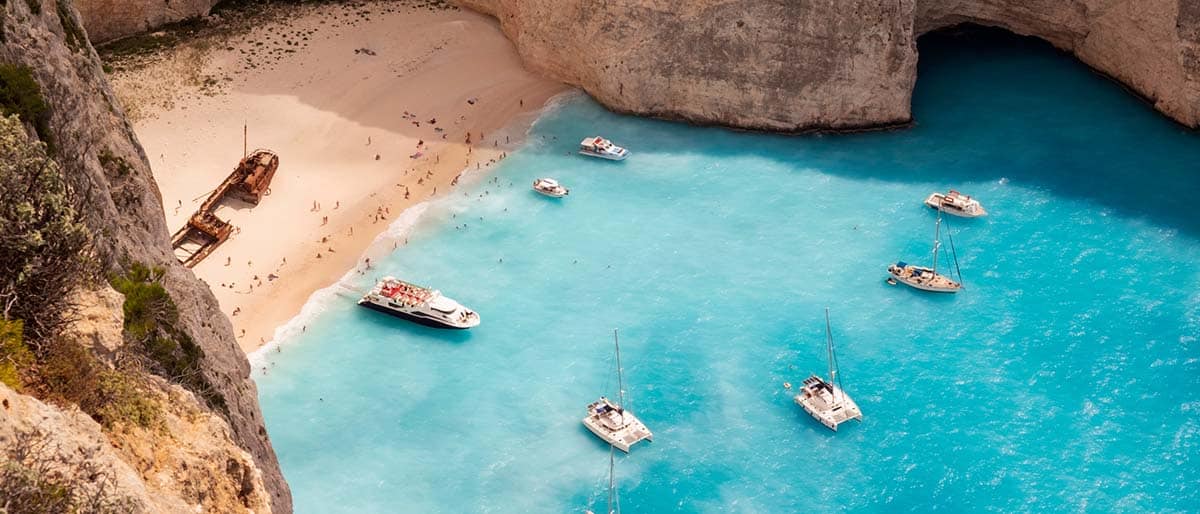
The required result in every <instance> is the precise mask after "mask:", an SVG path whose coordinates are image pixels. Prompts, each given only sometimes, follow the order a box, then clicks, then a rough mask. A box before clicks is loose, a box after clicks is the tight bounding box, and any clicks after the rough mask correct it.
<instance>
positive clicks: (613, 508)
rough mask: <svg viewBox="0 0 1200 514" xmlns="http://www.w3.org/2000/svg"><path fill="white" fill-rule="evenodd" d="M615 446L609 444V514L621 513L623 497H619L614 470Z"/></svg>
mask: <svg viewBox="0 0 1200 514" xmlns="http://www.w3.org/2000/svg"><path fill="white" fill-rule="evenodd" d="M613 448H614V446H613V445H611V444H610V445H608V514H621V499H620V498H618V497H617V481H616V473H615V472H614V468H615V467H616V456H615V453H616V451H615V450H613Z"/></svg>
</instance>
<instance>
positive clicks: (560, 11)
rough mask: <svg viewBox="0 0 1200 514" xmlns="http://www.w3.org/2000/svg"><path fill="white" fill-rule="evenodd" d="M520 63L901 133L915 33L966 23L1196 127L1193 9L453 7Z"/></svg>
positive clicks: (742, 107) (877, 2) (571, 1)
mask: <svg viewBox="0 0 1200 514" xmlns="http://www.w3.org/2000/svg"><path fill="white" fill-rule="evenodd" d="M460 3H462V4H464V5H465V6H467V7H470V8H473V9H476V10H479V11H481V12H484V13H487V14H490V15H492V16H495V17H496V18H497V19H498V20H499V21H500V25H501V27H502V28H503V30H504V32H505V33H506V34H507V35H508V36H509V38H510V39H511V40H512V41H513V42H514V44H515V45H516V47H517V50H518V51H519V52H520V54H521V56H522V58H523V60H524V61H525V63H526V65H527V66H529V67H530V68H532V69H534V70H535V71H538V72H541V73H544V74H546V75H549V76H551V77H554V78H557V79H559V80H563V81H565V82H568V83H571V84H575V85H578V86H580V87H582V88H583V89H584V90H586V91H587V92H588V93H589V94H591V95H592V96H593V97H595V98H596V99H597V100H598V101H600V102H601V103H603V104H605V105H607V106H609V107H610V108H612V109H614V110H617V111H622V112H630V113H635V114H643V115H650V116H660V117H665V118H674V119H683V120H688V121H693V122H700V123H716V124H722V125H730V126H736V127H743V128H750V129H765V130H777V131H803V130H807V129H835V130H836V129H854V128H862V127H879V126H889V125H895V124H900V123H905V122H907V121H908V120H909V119H910V116H911V111H910V99H911V95H912V89H913V85H914V83H915V74H916V62H917V47H916V39H917V37H919V36H920V35H921V34H924V33H926V32H928V31H930V30H934V29H938V28H942V27H946V26H950V25H954V24H958V23H964V22H974V23H978V24H982V25H991V26H998V27H1003V28H1006V29H1009V30H1012V31H1013V32H1017V33H1019V34H1025V35H1032V36H1037V37H1040V38H1043V39H1045V40H1047V41H1049V42H1051V43H1053V44H1054V45H1056V46H1058V47H1059V48H1062V49H1064V50H1067V51H1069V52H1072V53H1074V54H1075V55H1076V56H1077V57H1078V58H1079V59H1080V60H1082V61H1083V62H1085V63H1087V64H1089V65H1091V66H1093V67H1094V68H1096V69H1097V70H1100V71H1102V72H1104V73H1106V74H1108V75H1111V76H1112V77H1114V78H1116V79H1118V80H1120V81H1121V82H1122V83H1124V84H1126V85H1127V86H1129V87H1130V88H1131V89H1133V90H1134V91H1136V92H1137V93H1139V94H1140V95H1142V96H1144V97H1146V98H1147V99H1149V100H1150V101H1151V102H1152V103H1153V104H1154V105H1155V107H1156V108H1158V109H1159V110H1160V111H1162V112H1163V113H1164V114H1166V115H1168V116H1170V117H1172V118H1174V119H1176V120H1178V121H1179V122H1181V123H1183V124H1185V125H1188V126H1191V127H1197V126H1200V2H1197V1H1195V0H1021V1H1017V0H815V1H806V2H791V1H785V0H775V1H761V2H747V1H737V0H697V1H694V2H688V3H687V7H686V8H684V9H681V8H680V4H678V2H666V1H662V0H613V1H610V2H606V3H604V4H596V3H595V2H584V1H582V0H461V2H460Z"/></svg>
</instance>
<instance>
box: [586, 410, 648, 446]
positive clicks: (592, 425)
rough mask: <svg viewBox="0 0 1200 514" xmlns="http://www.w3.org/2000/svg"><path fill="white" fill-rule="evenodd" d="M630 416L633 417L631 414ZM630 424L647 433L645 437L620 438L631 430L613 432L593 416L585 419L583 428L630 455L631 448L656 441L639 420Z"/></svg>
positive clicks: (627, 428) (635, 419)
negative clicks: (623, 433) (645, 442)
mask: <svg viewBox="0 0 1200 514" xmlns="http://www.w3.org/2000/svg"><path fill="white" fill-rule="evenodd" d="M630 416H632V415H631V414H630ZM630 424H631V425H637V426H640V427H641V429H642V430H644V431H645V435H644V436H639V435H636V434H635V435H634V436H633V437H620V433H621V432H623V431H626V430H630V428H629V427H626V428H624V429H622V430H621V431H618V432H612V431H610V430H608V429H606V428H604V427H603V426H601V425H600V421H599V420H597V419H595V418H593V417H591V416H588V417H586V418H583V426H585V427H587V429H588V431H590V432H591V433H593V434H595V435H596V437H599V438H600V439H601V440H603V441H604V442H606V443H608V444H611V445H613V447H614V448H616V449H618V450H621V451H623V452H625V453H629V448H630V447H632V446H633V445H634V444H637V443H638V442H641V441H643V440H644V441H651V442H653V441H654V435H653V434H650V432H649V430H648V429H646V428H645V425H642V422H641V421H639V420H637V418H634V420H633V421H632V422H630Z"/></svg>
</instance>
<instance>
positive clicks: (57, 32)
mask: <svg viewBox="0 0 1200 514" xmlns="http://www.w3.org/2000/svg"><path fill="white" fill-rule="evenodd" d="M0 63H5V64H18V65H23V66H27V67H28V68H29V69H30V70H31V71H32V76H33V78H34V80H35V81H36V82H37V84H38V85H39V86H40V88H41V93H42V96H43V97H44V98H45V101H46V104H47V105H48V107H49V109H48V116H47V119H46V121H45V123H43V124H42V125H43V126H41V127H40V128H39V129H38V130H39V133H38V134H37V136H39V137H41V138H42V139H46V140H51V141H53V143H54V148H55V149H54V151H53V153H54V155H55V157H56V160H57V161H58V162H59V163H60V165H61V167H62V169H63V170H64V174H65V175H66V176H67V178H68V180H69V181H70V182H72V184H73V185H74V191H75V193H76V195H77V196H78V198H76V199H75V202H74V203H75V204H76V205H77V206H78V209H79V210H80V211H81V212H82V213H84V215H85V217H84V220H83V221H84V222H85V224H86V225H87V226H88V228H89V230H90V232H91V233H92V234H93V235H94V242H95V245H96V250H97V252H98V253H99V258H100V260H101V261H102V264H103V265H104V266H105V267H106V268H108V269H112V270H117V269H119V268H120V267H121V266H122V265H123V264H122V263H129V262H138V263H146V264H149V265H154V266H160V267H162V268H163V270H164V276H163V277H162V282H163V285H164V286H165V288H166V291H167V293H168V294H169V296H170V299H171V300H172V301H173V303H174V304H175V305H176V306H177V310H178V328H179V329H180V330H181V331H182V332H185V333H186V334H188V335H189V336H190V338H191V339H192V340H194V341H195V343H196V345H198V346H199V347H200V348H201V349H202V350H203V358H202V359H201V360H200V362H199V371H200V373H199V375H201V378H202V379H203V382H204V383H205V384H206V385H208V386H210V388H211V389H210V390H209V391H207V392H206V394H207V397H208V398H209V399H207V400H206V401H204V402H198V401H197V400H196V397H195V396H192V395H190V394H175V393H171V392H170V391H169V390H168V389H169V388H168V389H164V388H157V389H159V390H161V391H163V392H162V393H161V394H166V395H169V397H170V398H171V402H178V403H180V404H181V405H182V406H183V407H181V408H185V410H189V409H190V410H189V412H191V411H194V412H200V413H208V412H211V413H212V414H215V415H214V416H211V417H210V418H205V420H204V421H202V422H197V423H200V425H195V426H196V427H201V426H202V428H195V430H197V431H201V432H204V433H205V434H208V436H211V437H209V439H210V440H212V441H216V440H220V439H222V438H225V439H226V440H228V441H231V442H232V443H233V445H231V446H230V447H231V448H235V449H236V448H240V449H241V450H244V452H245V453H246V454H248V455H249V456H250V457H251V460H249V461H246V464H247V466H249V467H247V466H243V465H242V464H237V465H233V466H230V467H229V469H228V473H225V474H224V475H223V478H224V479H226V480H235V481H243V479H245V477H257V478H253V479H249V480H248V481H247V482H245V483H246V484H248V485H247V487H250V488H251V489H253V484H255V483H258V484H261V485H259V487H260V488H265V492H266V494H263V495H262V498H264V499H267V498H269V500H268V501H269V502H270V508H271V509H272V510H274V511H276V512H290V511H291V494H290V492H289V490H288V488H287V484H286V483H285V482H284V480H283V477H282V474H281V472H280V470H279V464H278V462H277V460H276V458H275V454H274V451H273V450H272V448H271V445H270V441H269V439H268V437H267V434H266V429H265V427H264V424H263V420H262V414H261V413H260V411H259V407H258V398H257V391H256V388H255V385H254V382H253V381H251V380H250V378H249V373H250V367H249V363H248V362H247V361H246V358H245V355H244V354H243V353H242V352H241V350H240V349H239V348H238V345H237V343H236V341H235V339H234V337H233V330H232V327H231V325H230V323H229V320H228V319H226V318H225V317H224V316H222V315H221V314H220V311H219V310H218V308H217V304H216V300H215V299H214V298H213V295H212V293H211V291H210V290H209V289H208V286H207V285H205V284H204V283H202V282H200V281H199V280H197V279H196V278H195V276H193V275H192V273H191V272H190V271H189V270H187V269H185V268H183V267H182V266H180V265H179V264H178V262H177V261H176V260H175V258H174V256H173V255H172V253H171V248H170V242H169V239H168V237H169V236H168V231H167V227H166V224H165V218H164V215H163V210H162V205H161V198H160V195H159V193H158V189H157V186H156V185H155V183H154V180H153V177H152V176H151V174H150V169H149V164H148V162H147V160H146V157H145V155H144V152H143V150H142V148H141V145H140V144H139V143H138V141H137V138H136V136H135V135H134V133H133V130H132V127H131V126H130V124H129V123H128V121H127V120H126V119H125V116H124V114H123V112H122V110H121V107H120V105H118V103H117V101H116V98H115V96H114V95H113V93H112V91H111V90H110V88H109V85H108V82H107V80H106V79H105V77H104V73H103V71H102V70H101V64H100V62H99V59H98V58H97V56H96V53H95V51H94V50H93V49H92V47H91V45H90V43H89V42H88V40H87V38H86V35H85V34H84V32H83V30H82V28H81V25H80V21H79V17H78V14H77V13H75V11H74V8H73V7H72V5H71V2H70V0H41V1H40V2H39V1H34V0H27V1H15V0H9V1H7V2H4V1H0ZM31 130H32V127H31ZM42 132H44V133H42ZM85 317H87V318H89V319H90V318H92V317H93V316H92V315H90V314H85ZM104 317H105V316H104V315H103V313H101V314H100V315H99V316H98V319H103V318H104ZM85 339H87V340H92V341H94V342H95V344H96V345H98V346H104V347H107V346H109V345H111V344H114V343H113V342H112V337H105V336H103V335H94V336H90V337H85ZM106 341H107V343H106ZM176 389H177V388H176ZM203 405H208V406H203ZM39 409H40V407H39ZM181 412H182V411H181ZM177 415H178V416H183V414H177ZM189 416H190V415H188V416H184V417H189ZM194 418H195V417H194V416H190V418H189V419H194ZM3 419H4V420H5V421H6V422H12V421H14V420H12V419H8V418H3ZM15 421H19V420H15ZM214 423H215V424H214ZM168 425H170V422H169V420H168ZM193 425H194V424H193ZM179 426H180V427H183V426H184V425H179ZM221 427H224V428H221ZM189 430H190V429H189ZM186 432H187V431H186V430H185V432H184V433H185V434H186ZM208 436H206V437H208ZM68 437H69V435H68ZM88 437H90V436H88ZM156 441H158V442H155V443H151V445H154V444H159V443H161V444H167V445H173V447H174V449H162V451H163V452H166V453H168V454H173V453H172V452H175V451H176V450H178V452H176V453H181V454H182V453H189V452H191V451H192V450H190V449H189V448H193V443H195V444H196V445H198V446H196V447H200V446H205V445H206V444H207V443H203V444H202V443H199V441H200V439H194V440H193V439H191V438H190V437H189V436H188V435H178V434H177V435H176V436H172V437H171V438H169V440H165V439H164V440H156ZM214 444H215V443H214ZM209 446H212V445H209ZM216 446H219V445H216ZM193 449H194V448H193ZM147 451H150V450H147ZM155 451H158V450H154V451H151V453H152V454H154V452H155ZM218 453H219V452H218ZM226 453H228V452H226ZM152 456H153V455H152ZM125 457H127V462H130V463H132V460H131V459H132V457H130V456H129V455H126V456H125ZM156 458H157V457H156ZM229 458H231V459H233V461H236V462H241V461H240V460H238V458H237V455H233V454H229ZM172 459H173V457H162V458H161V459H158V460H154V462H157V463H158V464H156V465H160V464H162V465H164V466H167V467H169V464H163V463H169V462H185V460H174V461H172ZM233 461H231V462H233ZM164 469H165V468H164ZM139 472H145V469H139ZM162 478H163V480H164V481H166V482H170V477H169V476H166V475H164V476H163V477H162ZM166 482H164V483H166ZM196 487H200V488H203V487H205V486H204V485H203V484H200V485H196ZM214 487H215V486H214ZM148 489H149V490H151V491H157V492H156V494H159V493H161V494H171V491H174V492H178V490H177V489H172V487H167V486H163V487H159V486H155V485H148ZM243 492H244V493H245V494H243V495H242V496H243V497H245V498H251V497H253V498H257V497H258V496H256V494H255V493H254V492H253V491H249V492H245V491H243ZM180 494H181V495H182V496H181V497H186V496H187V495H186V494H182V493H180ZM205 494H208V493H207V492H204V491H201V493H199V494H198V495H199V496H204V495H205ZM246 501H247V502H250V500H246ZM250 503H253V502H250ZM260 510H261V509H260Z"/></svg>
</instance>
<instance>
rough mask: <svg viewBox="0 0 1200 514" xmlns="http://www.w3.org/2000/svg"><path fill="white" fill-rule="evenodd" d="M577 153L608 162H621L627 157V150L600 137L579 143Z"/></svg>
mask: <svg viewBox="0 0 1200 514" xmlns="http://www.w3.org/2000/svg"><path fill="white" fill-rule="evenodd" d="M579 153H581V154H583V155H590V156H592V157H599V158H601V159H608V160H610V161H623V160H625V158H626V157H629V150H626V149H624V148H621V147H619V146H617V145H614V144H613V142H612V141H609V140H607V139H604V138H602V137H600V136H596V137H589V138H587V139H584V140H583V141H582V142H580V143H579Z"/></svg>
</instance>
